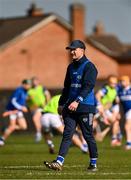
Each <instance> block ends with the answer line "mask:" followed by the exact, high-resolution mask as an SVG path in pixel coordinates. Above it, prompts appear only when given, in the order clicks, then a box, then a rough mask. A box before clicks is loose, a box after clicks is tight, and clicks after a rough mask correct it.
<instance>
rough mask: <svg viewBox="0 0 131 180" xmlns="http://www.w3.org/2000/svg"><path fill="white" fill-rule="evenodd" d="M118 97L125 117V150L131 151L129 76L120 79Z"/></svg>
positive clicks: (130, 92) (130, 91) (130, 85)
mask: <svg viewBox="0 0 131 180" xmlns="http://www.w3.org/2000/svg"><path fill="white" fill-rule="evenodd" d="M118 96H119V99H120V102H121V104H122V107H123V110H124V115H125V132H126V146H125V149H126V150H131V84H130V78H129V76H122V77H121V86H119V88H118Z"/></svg>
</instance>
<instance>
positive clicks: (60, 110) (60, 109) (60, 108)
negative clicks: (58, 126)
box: [57, 106, 63, 115]
mask: <svg viewBox="0 0 131 180" xmlns="http://www.w3.org/2000/svg"><path fill="white" fill-rule="evenodd" d="M57 110H58V114H59V115H61V114H62V110H63V106H58V109H57Z"/></svg>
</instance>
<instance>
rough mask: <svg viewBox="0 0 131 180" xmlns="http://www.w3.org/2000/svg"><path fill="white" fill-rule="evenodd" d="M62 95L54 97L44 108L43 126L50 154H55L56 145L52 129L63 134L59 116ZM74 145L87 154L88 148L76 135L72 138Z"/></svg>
mask: <svg viewBox="0 0 131 180" xmlns="http://www.w3.org/2000/svg"><path fill="white" fill-rule="evenodd" d="M59 98H60V95H56V96H54V97H52V99H51V100H50V101H49V102H48V104H47V105H46V106H45V108H44V114H43V115H42V117H41V124H42V127H43V130H44V137H45V140H46V143H47V144H48V147H49V152H50V153H51V154H53V153H54V143H53V141H52V137H51V129H52V128H54V129H55V130H57V131H58V132H59V133H61V134H62V133H63V130H64V125H63V123H62V120H61V116H60V115H59V114H58V111H57V108H58V101H59ZM72 141H73V143H74V144H75V145H76V146H78V147H79V148H80V149H81V150H82V151H83V152H85V153H86V152H87V151H88V148H87V146H85V144H83V142H82V141H81V140H80V139H79V137H78V135H76V134H74V135H73V138H72Z"/></svg>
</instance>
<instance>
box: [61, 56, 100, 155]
mask: <svg viewBox="0 0 131 180" xmlns="http://www.w3.org/2000/svg"><path fill="white" fill-rule="evenodd" d="M96 77H97V69H96V67H95V66H94V64H93V63H92V62H90V61H89V60H88V59H87V58H86V56H83V57H82V58H81V59H80V60H79V61H74V62H72V63H71V64H70V65H69V66H68V68H67V73H66V77H65V81H64V89H63V92H62V95H61V97H60V100H59V105H60V106H63V107H64V109H63V119H64V124H65V129H64V133H63V139H62V142H61V146H60V150H59V155H60V156H63V157H65V155H66V154H67V151H68V148H69V146H70V144H71V138H72V136H73V134H74V131H75V129H76V126H77V124H79V126H80V128H81V130H82V133H83V136H84V138H85V140H86V142H87V144H88V147H89V153H90V157H91V158H97V156H98V155H97V146H96V142H95V140H94V137H93V128H92V120H93V114H94V113H95V111H96V101H95V95H94V86H95V82H96ZM73 101H77V102H79V105H78V108H77V110H76V111H75V112H71V111H70V110H69V109H68V106H69V104H70V103H71V102H73Z"/></svg>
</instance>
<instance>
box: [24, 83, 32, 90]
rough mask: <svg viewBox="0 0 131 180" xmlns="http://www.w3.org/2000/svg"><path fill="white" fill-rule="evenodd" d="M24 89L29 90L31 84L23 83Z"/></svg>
mask: <svg viewBox="0 0 131 180" xmlns="http://www.w3.org/2000/svg"><path fill="white" fill-rule="evenodd" d="M23 87H24V89H25V90H27V91H28V90H29V89H30V88H31V84H23Z"/></svg>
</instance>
